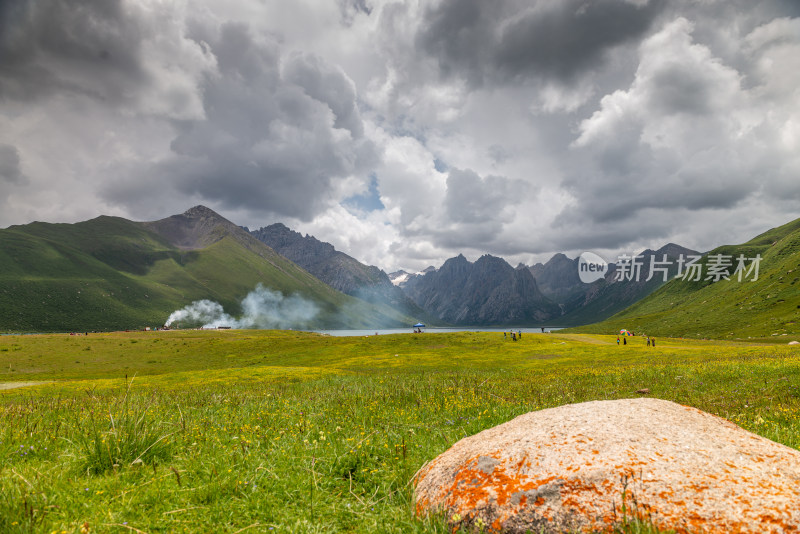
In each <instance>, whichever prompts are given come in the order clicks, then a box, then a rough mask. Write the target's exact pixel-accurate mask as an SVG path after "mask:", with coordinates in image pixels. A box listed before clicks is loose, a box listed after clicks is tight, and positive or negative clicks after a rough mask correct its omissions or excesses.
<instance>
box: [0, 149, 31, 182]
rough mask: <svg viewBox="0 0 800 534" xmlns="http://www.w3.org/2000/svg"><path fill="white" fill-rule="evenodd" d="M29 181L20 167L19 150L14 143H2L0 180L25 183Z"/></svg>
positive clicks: (0, 150)
mask: <svg viewBox="0 0 800 534" xmlns="http://www.w3.org/2000/svg"><path fill="white" fill-rule="evenodd" d="M27 181H28V179H27V177H26V176H25V175H24V174H22V170H21V168H20V157H19V150H17V147H15V146H12V145H3V144H0V182H5V183H6V184H13V185H23V184H25V183H26V182H27Z"/></svg>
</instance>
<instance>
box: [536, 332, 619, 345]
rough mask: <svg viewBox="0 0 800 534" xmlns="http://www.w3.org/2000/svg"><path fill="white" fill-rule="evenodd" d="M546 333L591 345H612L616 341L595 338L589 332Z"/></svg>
mask: <svg viewBox="0 0 800 534" xmlns="http://www.w3.org/2000/svg"><path fill="white" fill-rule="evenodd" d="M547 335H549V336H552V337H555V338H558V339H563V340H572V341H581V342H583V343H589V344H591V345H614V344H615V343H616V341H605V340H603V339H597V338H596V337H595V336H593V335H590V334H556V333H555V332H551V333H549V334H547Z"/></svg>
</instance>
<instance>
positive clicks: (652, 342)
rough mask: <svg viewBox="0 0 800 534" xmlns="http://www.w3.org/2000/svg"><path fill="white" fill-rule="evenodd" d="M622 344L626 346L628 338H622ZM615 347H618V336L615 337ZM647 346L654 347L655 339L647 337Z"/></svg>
mask: <svg viewBox="0 0 800 534" xmlns="http://www.w3.org/2000/svg"><path fill="white" fill-rule="evenodd" d="M622 344H623V345H627V344H628V336H622ZM617 345H619V336H617ZM647 346H648V347H655V346H656V338H654V337H650V336H647Z"/></svg>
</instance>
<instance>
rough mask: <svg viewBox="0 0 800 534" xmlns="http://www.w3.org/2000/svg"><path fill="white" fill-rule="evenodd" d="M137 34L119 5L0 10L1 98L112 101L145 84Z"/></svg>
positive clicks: (98, 1) (95, 1)
mask: <svg viewBox="0 0 800 534" xmlns="http://www.w3.org/2000/svg"><path fill="white" fill-rule="evenodd" d="M141 40H142V28H141V27H140V26H139V21H138V19H136V18H135V17H132V16H129V14H128V13H126V11H125V7H124V5H123V2H122V1H121V0H49V1H46V2H28V1H26V0H6V1H4V2H3V3H2V4H0V97H3V98H11V99H23V100H25V99H30V98H36V97H40V96H43V95H46V94H50V93H53V92H62V91H63V92H76V93H81V94H89V95H93V96H96V97H98V98H102V99H109V100H114V101H117V100H119V99H124V98H125V97H126V93H128V92H135V88H136V87H137V86H138V85H140V84H141V83H143V82H145V81H146V75H145V72H144V70H143V69H142V65H141V57H140V49H141V47H140V44H141Z"/></svg>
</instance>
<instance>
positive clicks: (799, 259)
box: [578, 219, 800, 339]
mask: <svg viewBox="0 0 800 534" xmlns="http://www.w3.org/2000/svg"><path fill="white" fill-rule="evenodd" d="M717 254H723V255H727V256H732V257H733V265H734V268H735V265H736V258H737V257H738V256H739V255H740V254H743V255H744V256H745V257H747V258H753V257H755V256H756V255H757V254H760V255H761V258H762V259H761V262H760V266H759V275H758V279H757V280H753V276H752V275H751V276H749V277H747V276H743V277H742V281H739V280H738V276H733V268H731V269H730V272H731V277H730V280H724V279H723V280H720V281H718V282H713V281H711V280H705V278H706V275H707V266H708V262H709V257H710V256H714V255H717ZM702 263H703V277H702V278H703V279H701V280H700V281H697V282H693V281H685V280H681V279H674V280H672V281H670V282H669V283H667V284H666V285H664V286H663V287H661V288H660V289H659V290H657V291H655V292H654V293H653V294H651V295H650V296H649V297H647V298H645V299H643V300H641V301H639V302H638V303H636V304H634V305H633V306H631V307H629V308H627V309H625V310H623V311H622V312H620V313H618V314H616V315H614V316H613V317H611V318H610V319H608V320H606V321H603V322H600V323H596V324H593V325H589V326H585V327H581V328H580V329H578V330H580V331H585V332H605V333H608V332H613V331H616V330H619V329H620V328H627V329H629V330H633V331H635V332H641V333H646V334H649V335H655V336H658V335H662V336H663V335H669V336H681V337H710V338H728V339H737V338H767V337H768V338H776V339H785V338H784V335H786V336H788V339H792V336H794V337H796V335H797V334H798V333H800V327H798V321H800V219H798V220H796V221H792V222H790V223H788V224H786V225H783V226H781V227H778V228H773V229H772V230H769V231H768V232H765V233H763V234H761V235H759V236H758V237H755V238H754V239H752V240H750V241H748V242H747V243H744V244H742V245H734V246H723V247H718V248H716V249H714V250H712V251H711V252H709V253H708V254H707V255H706V256H705V257H704V258H703V260H702ZM748 266H749V262H748Z"/></svg>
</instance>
